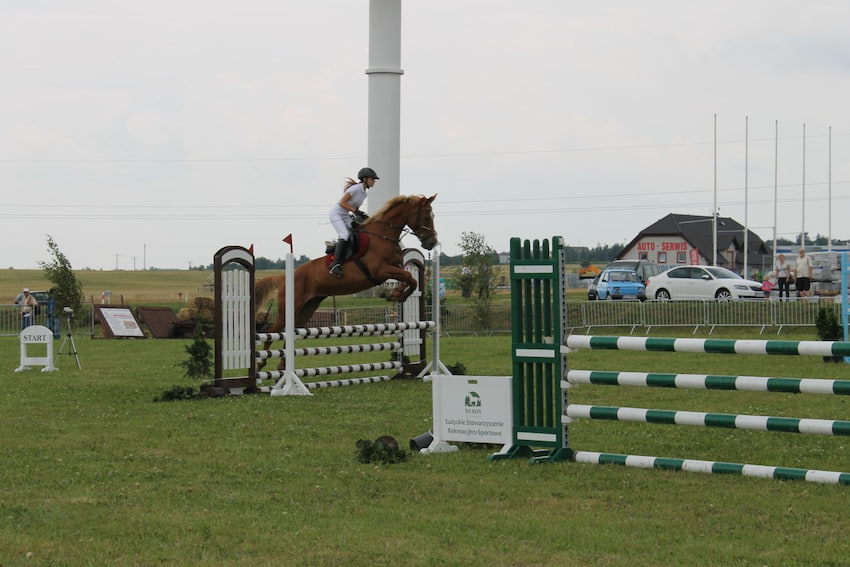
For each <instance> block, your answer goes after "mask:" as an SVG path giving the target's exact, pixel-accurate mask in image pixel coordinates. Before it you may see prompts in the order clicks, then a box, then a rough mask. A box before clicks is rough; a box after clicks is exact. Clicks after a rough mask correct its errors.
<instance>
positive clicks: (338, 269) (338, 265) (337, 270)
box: [330, 238, 346, 278]
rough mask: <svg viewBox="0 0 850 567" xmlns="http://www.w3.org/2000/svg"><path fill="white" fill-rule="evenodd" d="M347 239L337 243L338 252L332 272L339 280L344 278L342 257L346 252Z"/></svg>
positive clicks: (335, 255)
mask: <svg viewBox="0 0 850 567" xmlns="http://www.w3.org/2000/svg"><path fill="white" fill-rule="evenodd" d="M345 242H346V241H345V239H344V238H340V239H339V240H337V241H336V250H334V263H333V266H331V272H330V273H332V274H333V275H335V276H336V277H338V278H341V277H342V255H343V253H344V252H345Z"/></svg>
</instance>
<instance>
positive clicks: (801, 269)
mask: <svg viewBox="0 0 850 567" xmlns="http://www.w3.org/2000/svg"><path fill="white" fill-rule="evenodd" d="M811 271H812V259H811V258H809V257H808V256H803V257H800V256H797V277H798V278H808V277H811V276H810V274H811Z"/></svg>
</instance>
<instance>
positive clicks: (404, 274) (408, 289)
mask: <svg viewBox="0 0 850 567" xmlns="http://www.w3.org/2000/svg"><path fill="white" fill-rule="evenodd" d="M382 276H385V277H386V278H387V279H393V280H398V282H399V283H398V286H396V288H395V289H394V290H392V291H391V292H390V293H389V295H387V299H388V300H389V301H397V302H399V303H401V302H402V301H404V300H405V299H407V298H408V297H410V295H411V294H412V293H413V292H414V291H416V287H417V283H416V278H414V277H413V274H411V273H410V272H408V271H407V270H405V269H404V268H399V267H396V266H390V267H387V268H385V269H384V271H383V273H382Z"/></svg>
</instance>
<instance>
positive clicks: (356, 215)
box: [353, 210, 369, 224]
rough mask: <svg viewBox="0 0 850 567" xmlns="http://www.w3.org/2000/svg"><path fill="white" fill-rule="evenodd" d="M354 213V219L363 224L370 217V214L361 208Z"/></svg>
mask: <svg viewBox="0 0 850 567" xmlns="http://www.w3.org/2000/svg"><path fill="white" fill-rule="evenodd" d="M353 214H354V220H355V221H357V223H358V224H363V223H364V222H366V220H367V219H368V218H369V215H367V214H366V213H364V212H363V211H360V210H357V211H354V213H353Z"/></svg>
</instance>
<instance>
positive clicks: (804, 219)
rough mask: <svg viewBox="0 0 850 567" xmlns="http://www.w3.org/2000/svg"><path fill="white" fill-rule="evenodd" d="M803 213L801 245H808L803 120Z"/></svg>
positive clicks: (804, 127) (802, 246) (804, 131)
mask: <svg viewBox="0 0 850 567" xmlns="http://www.w3.org/2000/svg"><path fill="white" fill-rule="evenodd" d="M800 208H801V209H802V214H803V222H802V225H803V226H802V228H801V229H800V247H801V248H805V247H806V123H805V122H803V206H802V207H800Z"/></svg>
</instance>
